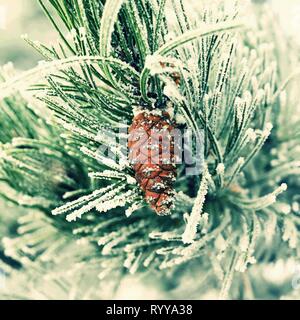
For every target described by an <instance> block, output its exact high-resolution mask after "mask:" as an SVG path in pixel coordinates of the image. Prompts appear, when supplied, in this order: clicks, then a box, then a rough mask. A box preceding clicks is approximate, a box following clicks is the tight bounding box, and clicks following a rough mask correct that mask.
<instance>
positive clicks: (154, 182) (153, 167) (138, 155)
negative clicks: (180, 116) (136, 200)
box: [128, 111, 176, 215]
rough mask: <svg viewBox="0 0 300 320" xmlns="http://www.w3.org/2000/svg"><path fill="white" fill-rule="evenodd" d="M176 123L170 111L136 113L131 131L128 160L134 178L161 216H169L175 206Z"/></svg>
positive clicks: (147, 199) (152, 206)
mask: <svg viewBox="0 0 300 320" xmlns="http://www.w3.org/2000/svg"><path fill="white" fill-rule="evenodd" d="M173 130H174V123H173V122H172V121H171V119H170V115H169V113H167V112H162V114H161V115H156V114H153V113H151V112H150V111H149V112H148V111H144V112H141V113H139V114H137V115H136V116H135V117H134V119H133V123H132V125H131V126H130V128H129V140H128V148H129V160H130V162H131V163H132V166H133V169H134V171H135V178H136V180H137V182H138V184H139V185H140V187H141V189H142V190H143V191H144V192H145V199H146V201H147V202H148V203H149V204H150V206H151V208H152V209H153V210H155V212H156V213H157V214H159V215H166V214H168V213H169V212H170V209H171V208H172V205H173V195H174V190H173V185H174V181H175V180H176V165H175V157H174V136H173V135H172V131H173Z"/></svg>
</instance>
